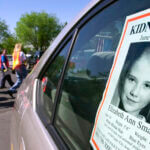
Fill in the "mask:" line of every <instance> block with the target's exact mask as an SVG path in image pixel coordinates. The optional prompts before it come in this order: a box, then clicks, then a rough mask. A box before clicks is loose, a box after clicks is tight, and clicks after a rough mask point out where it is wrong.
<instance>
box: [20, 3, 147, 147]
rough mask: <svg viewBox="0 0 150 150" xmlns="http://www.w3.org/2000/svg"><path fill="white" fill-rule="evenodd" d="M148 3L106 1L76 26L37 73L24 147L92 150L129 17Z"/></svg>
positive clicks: (25, 117) (25, 123)
mask: <svg viewBox="0 0 150 150" xmlns="http://www.w3.org/2000/svg"><path fill="white" fill-rule="evenodd" d="M125 6H126V7H125ZM149 6H150V2H149V1H146V0H143V1H139V0H133V1H130V0H128V1H124V0H119V1H107V0H106V1H102V2H100V3H97V5H95V7H94V8H93V9H91V10H89V11H88V13H87V14H85V15H84V17H82V19H80V20H79V21H78V23H77V24H76V25H74V27H73V29H72V30H71V31H70V32H71V33H70V34H69V35H68V36H66V37H65V38H64V40H63V42H62V43H60V44H59V45H58V48H57V49H55V52H54V53H53V54H52V55H51V56H50V58H49V59H48V60H47V62H46V64H45V65H44V66H43V68H42V69H41V71H40V73H39V75H38V76H37V79H36V85H35V93H34V95H35V102H34V103H35V104H34V106H35V107H34V109H33V106H32V105H31V106H30V105H29V107H28V108H27V110H26V112H25V113H24V115H23V117H22V122H21V130H22V132H21V136H22V138H23V139H24V142H23V143H24V145H26V146H25V147H26V149H39V150H40V149H42V148H43V149H51V148H53V149H63V150H64V149H66V150H67V149H71V150H76V149H77V150H85V149H86V150H90V149H92V147H91V145H90V142H89V141H90V136H91V133H92V129H93V125H94V121H95V116H96V111H97V109H98V106H99V103H100V101H101V99H102V96H103V91H104V89H105V86H106V83H107V79H108V76H109V72H110V69H111V66H112V64H113V58H114V56H115V51H116V49H117V46H118V43H119V40H120V37H121V34H122V30H123V25H124V22H125V18H126V16H128V15H131V14H134V13H136V12H139V11H142V10H145V9H147V8H148V7H149ZM118 12H119V13H118ZM87 52H90V54H88V55H87ZM27 128H28V131H26V129H27ZM31 132H32V133H33V134H32V136H31ZM33 139H34V141H33Z"/></svg>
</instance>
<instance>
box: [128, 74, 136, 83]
mask: <svg viewBox="0 0 150 150" xmlns="http://www.w3.org/2000/svg"><path fill="white" fill-rule="evenodd" d="M127 79H128V81H129V82H135V78H134V77H133V76H131V75H127Z"/></svg>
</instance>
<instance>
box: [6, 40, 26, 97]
mask: <svg viewBox="0 0 150 150" xmlns="http://www.w3.org/2000/svg"><path fill="white" fill-rule="evenodd" d="M25 62H26V56H25V54H24V52H23V51H22V44H21V43H17V44H16V45H15V48H14V52H13V67H12V69H13V70H15V72H16V77H17V81H16V82H15V84H14V85H13V86H12V87H11V88H10V89H9V90H8V93H9V94H10V95H11V96H12V95H13V93H16V92H17V90H16V89H17V88H19V87H20V85H21V83H22V81H23V79H25V77H26V75H27V70H26V66H25Z"/></svg>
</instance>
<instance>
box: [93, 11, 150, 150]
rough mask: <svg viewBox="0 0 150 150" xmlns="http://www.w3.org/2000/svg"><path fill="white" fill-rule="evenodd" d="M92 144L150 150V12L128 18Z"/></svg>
mask: <svg viewBox="0 0 150 150" xmlns="http://www.w3.org/2000/svg"><path fill="white" fill-rule="evenodd" d="M90 143H91V145H92V147H93V149H94V150H150V9H148V10H145V11H142V12H139V13H136V14H133V15H131V16H128V17H127V18H126V21H125V24H124V28H123V32H122V36H121V39H120V42H119V45H118V48H117V51H116V54H115V58H114V62H113V65H112V68H111V71H110V74H109V78H108V81H107V85H106V88H105V90H104V93H103V98H102V100H101V103H100V106H99V108H98V110H97V115H96V118H95V124H94V127H93V131H92V135H91V139H90Z"/></svg>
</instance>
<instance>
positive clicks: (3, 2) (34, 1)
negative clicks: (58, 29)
mask: <svg viewBox="0 0 150 150" xmlns="http://www.w3.org/2000/svg"><path fill="white" fill-rule="evenodd" d="M90 1H91V0H0V19H2V20H5V22H6V24H7V25H8V27H9V30H10V31H11V32H14V28H15V27H16V22H17V21H19V19H20V17H21V15H22V14H25V13H30V12H32V11H35V12H41V11H45V12H46V13H48V14H53V15H55V16H56V17H57V18H58V19H59V21H60V23H64V22H66V21H67V22H68V23H69V22H70V21H71V20H72V19H73V18H74V17H75V16H76V15H77V14H78V13H79V12H80V11H81V10H82V8H84V7H85V6H86V5H87V4H88V3H89V2H90Z"/></svg>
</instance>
